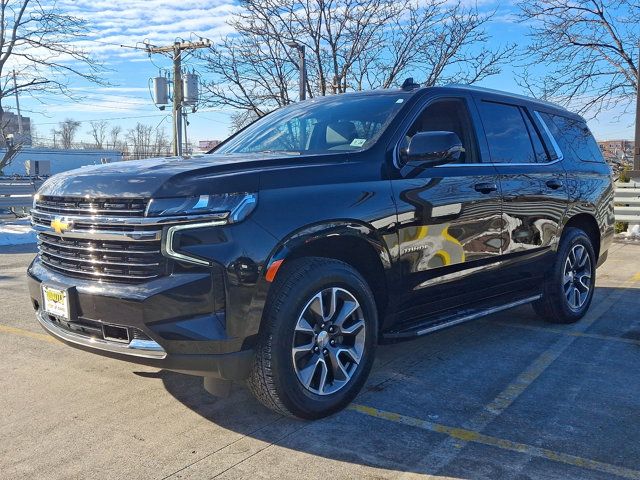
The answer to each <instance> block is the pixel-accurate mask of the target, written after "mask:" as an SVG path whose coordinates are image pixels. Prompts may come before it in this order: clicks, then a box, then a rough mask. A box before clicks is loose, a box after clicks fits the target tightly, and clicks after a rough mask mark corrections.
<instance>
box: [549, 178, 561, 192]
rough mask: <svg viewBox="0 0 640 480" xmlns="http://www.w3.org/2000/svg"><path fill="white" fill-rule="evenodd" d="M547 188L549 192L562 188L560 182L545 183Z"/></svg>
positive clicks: (550, 181)
mask: <svg viewBox="0 0 640 480" xmlns="http://www.w3.org/2000/svg"><path fill="white" fill-rule="evenodd" d="M547 187H549V188H550V189H551V190H557V189H559V188H560V187H562V182H561V181H560V180H555V179H554V180H549V181H548V182H547Z"/></svg>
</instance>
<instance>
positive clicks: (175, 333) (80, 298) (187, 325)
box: [28, 258, 253, 380]
mask: <svg viewBox="0 0 640 480" xmlns="http://www.w3.org/2000/svg"><path fill="white" fill-rule="evenodd" d="M215 278H216V277H215V275H212V274H210V273H207V272H200V273H189V274H179V275H170V276H167V277H162V278H158V279H155V280H152V281H150V282H147V283H144V284H136V285H130V284H117V283H99V282H95V281H90V280H84V279H79V278H72V277H68V276H65V275H62V274H60V273H58V272H54V271H52V270H49V269H47V268H45V267H44V266H43V265H42V263H41V262H40V261H39V260H38V259H37V258H36V259H35V260H34V261H33V263H32V264H31V266H30V267H29V271H28V283H29V292H30V295H31V300H32V304H33V306H34V309H35V310H36V317H37V319H38V321H39V323H40V325H41V326H42V327H43V328H44V329H45V330H46V331H47V332H48V333H50V334H51V335H53V336H54V337H55V338H57V339H59V340H61V341H63V342H64V343H66V344H68V345H70V346H73V347H76V348H79V349H82V350H86V351H90V352H93V353H97V354H100V355H104V356H108V357H112V358H117V359H120V360H125V361H129V362H134V363H138V364H142V365H148V366H151V367H156V368H162V369H166V370H172V371H176V372H180V373H186V374H191V375H199V376H204V377H214V378H221V379H226V380H243V379H245V378H246V377H247V376H248V374H249V371H250V367H251V362H252V360H253V350H252V349H251V348H250V345H247V343H248V342H247V341H246V340H247V339H245V338H233V337H229V336H228V335H227V332H226V325H225V315H224V311H219V312H216V311H215V302H214V301H213V300H212V299H213V298H215V296H216V293H215V292H214V290H215V286H214V283H216V282H215V281H214V279H215ZM218 278H219V277H218ZM43 283H45V284H46V285H49V286H52V287H56V288H63V289H66V290H67V292H68V298H69V302H70V311H71V318H70V319H69V320H68V321H66V320H63V319H60V318H56V317H53V316H50V315H49V314H47V313H46V312H44V310H43V308H42V306H43V305H44V302H43V298H42V284H43ZM101 326H102V330H101V328H100V327H101ZM104 326H117V327H123V328H125V329H127V331H128V332H135V333H133V334H131V333H130V335H129V340H126V341H113V340H111V339H108V338H103V336H102V335H101V333H100V332H101V331H102V332H104ZM96 327H97V328H96Z"/></svg>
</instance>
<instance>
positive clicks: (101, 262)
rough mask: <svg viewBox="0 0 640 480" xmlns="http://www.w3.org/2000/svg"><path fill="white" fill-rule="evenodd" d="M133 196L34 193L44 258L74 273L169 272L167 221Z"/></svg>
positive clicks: (125, 278) (143, 275) (99, 276)
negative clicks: (151, 215)
mask: <svg viewBox="0 0 640 480" xmlns="http://www.w3.org/2000/svg"><path fill="white" fill-rule="evenodd" d="M147 203H148V201H147V200H145V199H131V198H123V199H120V198H97V199H87V198H82V197H55V196H38V197H36V202H35V208H34V209H33V210H32V211H31V223H32V225H33V228H34V229H35V230H36V231H37V232H38V251H39V257H40V260H41V261H42V263H43V264H44V265H46V266H47V268H50V269H52V270H55V271H58V272H61V273H64V274H65V275H69V276H72V277H80V278H87V279H94V280H102V281H110V282H127V283H138V282H143V281H147V280H150V279H153V278H156V277H160V276H162V275H165V274H167V273H168V260H167V258H166V257H164V256H163V255H162V253H161V245H160V242H161V238H162V229H163V222H168V221H169V220H170V219H158V218H155V219H154V218H147V217H145V216H144V213H145V209H146V206H147Z"/></svg>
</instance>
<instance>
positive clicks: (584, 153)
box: [539, 112, 604, 162]
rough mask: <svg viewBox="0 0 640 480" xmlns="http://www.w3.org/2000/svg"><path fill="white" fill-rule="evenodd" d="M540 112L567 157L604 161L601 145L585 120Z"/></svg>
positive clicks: (587, 160) (584, 160) (586, 160)
mask: <svg viewBox="0 0 640 480" xmlns="http://www.w3.org/2000/svg"><path fill="white" fill-rule="evenodd" d="M539 113H540V116H541V117H542V119H543V120H544V123H545V124H546V125H547V128H548V129H549V131H550V132H551V135H553V137H554V138H555V139H556V142H557V143H558V146H559V147H560V150H561V151H562V153H563V155H564V156H565V157H569V158H570V159H573V160H582V161H583V162H604V159H603V157H602V152H601V151H600V147H598V144H597V143H596V140H595V138H593V135H591V132H590V131H589V127H587V124H586V123H585V122H583V121H578V120H574V119H572V118H567V117H562V116H560V115H551V114H549V113H542V112H539Z"/></svg>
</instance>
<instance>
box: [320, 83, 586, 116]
mask: <svg viewBox="0 0 640 480" xmlns="http://www.w3.org/2000/svg"><path fill="white" fill-rule="evenodd" d="M427 91H439V92H446V91H451V92H459V91H465V92H473V93H481V94H483V95H485V96H491V97H493V98H494V99H495V100H504V101H505V102H508V100H509V99H512V100H513V99H517V100H519V101H522V102H526V103H528V104H529V105H531V106H538V107H539V108H544V109H547V110H555V111H556V112H558V113H559V114H561V115H564V116H570V117H573V118H576V119H580V120H584V119H583V118H582V117H581V116H580V115H578V114H576V113H573V112H571V111H570V110H567V109H566V108H565V107H563V106H561V105H558V104H556V103H552V102H548V101H545V100H540V99H537V98H533V97H527V96H526V95H520V94H517V93H510V92H505V91H501V90H495V89H492V88H485V87H477V86H475V85H462V84H451V85H446V86H441V87H419V88H414V89H412V90H403V89H401V88H386V89H377V90H362V91H359V92H348V93H345V94H342V95H350V96H351V95H353V96H377V95H398V94H405V95H406V96H413V95H415V94H416V93H418V92H422V93H424V92H427ZM336 97H338V95H327V96H324V97H314V98H312V99H309V100H307V101H312V102H313V101H327V100H330V99H335V98H336Z"/></svg>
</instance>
